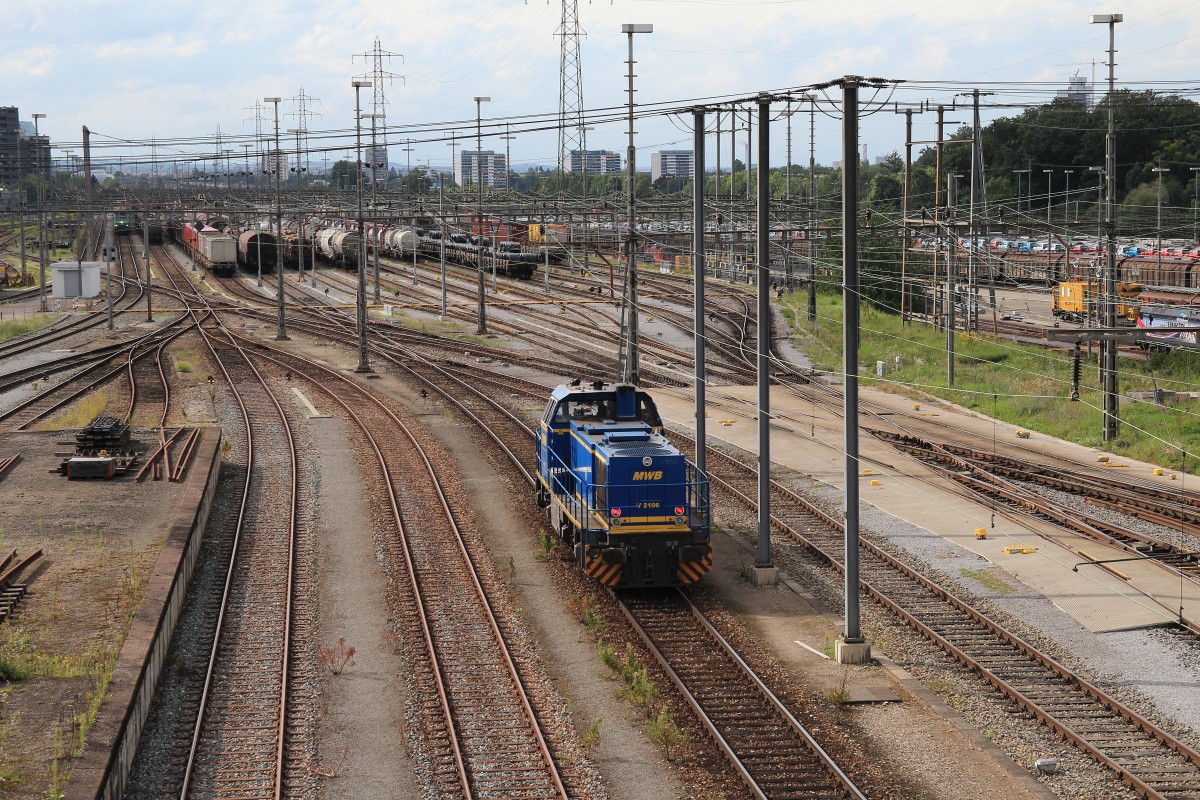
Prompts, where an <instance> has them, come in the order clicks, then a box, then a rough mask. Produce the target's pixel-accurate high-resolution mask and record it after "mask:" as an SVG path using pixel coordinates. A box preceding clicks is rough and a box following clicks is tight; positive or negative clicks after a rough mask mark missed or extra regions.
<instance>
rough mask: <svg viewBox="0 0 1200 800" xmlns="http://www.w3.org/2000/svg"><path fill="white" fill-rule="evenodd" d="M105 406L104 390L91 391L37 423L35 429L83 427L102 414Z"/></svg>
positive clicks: (58, 429)
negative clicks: (39, 423)
mask: <svg viewBox="0 0 1200 800" xmlns="http://www.w3.org/2000/svg"><path fill="white" fill-rule="evenodd" d="M107 408H108V395H107V394H105V393H104V392H92V393H91V394H89V395H86V396H84V397H81V398H79V400H77V401H76V402H74V403H72V404H71V405H70V406H68V407H67V408H64V409H63V410H62V411H60V412H58V413H57V414H55V415H54V416H53V417H50V418H49V419H47V420H46V421H45V422H43V423H42V424H41V425H38V426H37V430H39V431H60V430H63V429H64V428H83V427H85V426H86V425H87V424H88V423H89V422H91V421H92V420H93V419H95V418H96V417H98V416H100V415H101V414H103V413H104V411H105V409H107Z"/></svg>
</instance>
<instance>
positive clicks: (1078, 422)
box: [783, 292, 1200, 469]
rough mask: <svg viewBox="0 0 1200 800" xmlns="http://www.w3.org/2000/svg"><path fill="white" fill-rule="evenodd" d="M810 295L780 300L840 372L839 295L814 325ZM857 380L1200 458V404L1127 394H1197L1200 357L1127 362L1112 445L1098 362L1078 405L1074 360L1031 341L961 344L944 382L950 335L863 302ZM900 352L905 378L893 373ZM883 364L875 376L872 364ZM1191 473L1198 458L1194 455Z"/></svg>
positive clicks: (1138, 448) (1053, 428) (1129, 450)
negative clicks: (1105, 428)
mask: <svg viewBox="0 0 1200 800" xmlns="http://www.w3.org/2000/svg"><path fill="white" fill-rule="evenodd" d="M807 302H808V298H807V294H806V293H800V292H796V293H792V294H789V295H786V296H785V297H784V300H783V310H784V314H785V316H787V317H788V318H789V319H792V320H796V321H797V322H796V323H795V324H794V326H793V342H794V343H795V345H796V346H797V347H798V348H800V349H801V350H802V351H804V352H805V353H806V354H807V355H808V356H809V358H811V359H812V360H813V363H814V364H815V365H816V366H817V367H818V368H820V369H823V370H829V371H832V372H841V370H842V309H843V306H842V298H841V296H840V295H836V296H835V295H830V294H823V293H822V294H818V295H817V318H816V320H814V321H813V322H809V321H808V318H807V315H806V313H805V311H804V309H805V308H807ZM860 331H861V336H860V344H859V364H858V371H859V380H860V381H861V382H862V383H863V384H864V385H869V386H872V387H874V388H876V389H879V390H881V391H885V392H892V393H895V394H901V395H904V396H908V397H912V398H914V399H918V400H928V399H930V398H931V397H933V398H941V399H945V400H948V401H950V402H953V403H956V404H958V405H961V406H963V407H965V408H968V409H971V410H973V411H976V412H979V413H981V414H986V415H988V416H993V417H996V418H997V419H1000V420H1002V421H1004V422H1008V423H1011V424H1013V425H1018V426H1020V427H1023V428H1028V429H1031V430H1035V431H1037V432H1039V433H1042V434H1046V435H1048V436H1055V437H1058V438H1061V439H1066V440H1068V441H1073V442H1076V443H1078V444H1081V445H1084V446H1086V447H1095V448H1100V449H1104V450H1108V451H1109V452H1113V453H1117V454H1120V455H1123V456H1125V457H1127V458H1135V459H1138V460H1142V461H1148V462H1151V463H1154V464H1160V465H1162V466H1164V467H1170V468H1174V469H1183V468H1184V466H1185V465H1184V463H1183V462H1184V460H1183V456H1182V455H1181V453H1182V451H1184V450H1186V451H1187V452H1189V453H1200V425H1196V424H1195V422H1194V421H1193V419H1194V415H1195V414H1197V413H1200V401H1197V400H1190V401H1189V400H1183V401H1181V402H1180V403H1178V404H1176V405H1171V406H1167V407H1163V406H1158V405H1154V404H1153V403H1149V402H1142V401H1137V400H1133V399H1131V398H1129V397H1128V395H1129V393H1131V392H1149V391H1153V390H1154V389H1156V388H1158V389H1164V390H1168V391H1178V392H1191V391H1196V390H1197V389H1200V352H1189V351H1177V352H1175V353H1158V354H1154V355H1153V356H1152V357H1151V358H1150V359H1149V360H1148V361H1146V362H1133V361H1127V360H1124V359H1122V360H1121V362H1120V370H1121V375H1120V389H1121V392H1122V396H1123V399H1122V402H1121V409H1120V415H1121V420H1122V425H1121V430H1120V435H1119V437H1118V438H1117V439H1116V440H1115V441H1111V442H1104V441H1103V440H1102V439H1101V423H1102V417H1103V396H1102V393H1101V387H1100V385H1099V381H1098V378H1097V370H1096V363H1095V358H1096V356H1095V350H1093V360H1092V361H1091V362H1089V363H1085V364H1084V365H1083V376H1082V379H1081V381H1080V387H1079V390H1080V402H1072V401H1071V399H1070V396H1071V359H1070V357H1069V355H1067V354H1066V353H1063V352H1051V351H1049V350H1045V349H1043V348H1040V347H1035V346H1033V345H1024V344H1017V343H1014V342H1012V341H1006V340H1004V339H998V338H990V337H978V336H973V335H972V336H969V337H968V336H966V335H965V334H961V333H960V334H959V336H958V338H957V339H956V340H955V382H954V386H953V387H950V386H949V385H948V384H947V380H946V377H947V376H946V342H945V333H944V332H943V331H938V330H935V329H934V328H933V327H931V326H929V325H925V324H923V323H917V322H914V323H910V324H907V325H904V324H902V323H901V321H900V317H899V316H898V315H896V314H892V313H887V312H884V311H881V310H879V309H878V308H876V307H874V306H872V305H871V304H869V303H864V304H863V306H862V309H861V315H860ZM897 356H900V360H901V367H900V371H899V372H895V371H894V370H893V365H894V364H895V359H896V357H897ZM876 361H882V362H884V363H885V364H886V365H887V374H886V376H885V377H883V378H878V377H876V376H875V362H876ZM1188 464H1190V465H1191V466H1192V468H1193V469H1194V468H1195V467H1196V459H1195V458H1194V457H1193V458H1191V459H1188Z"/></svg>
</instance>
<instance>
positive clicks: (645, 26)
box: [621, 22, 654, 33]
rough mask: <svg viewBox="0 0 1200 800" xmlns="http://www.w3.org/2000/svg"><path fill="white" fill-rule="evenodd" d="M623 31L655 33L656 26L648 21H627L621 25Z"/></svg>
mask: <svg viewBox="0 0 1200 800" xmlns="http://www.w3.org/2000/svg"><path fill="white" fill-rule="evenodd" d="M621 33H654V26H653V25H651V24H649V23H646V22H640V23H639V22H634V23H630V22H627V23H625V24H624V25H622V26H621Z"/></svg>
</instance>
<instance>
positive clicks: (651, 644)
mask: <svg viewBox="0 0 1200 800" xmlns="http://www.w3.org/2000/svg"><path fill="white" fill-rule="evenodd" d="M612 594H613V596H614V597H615V598H616V600H617V603H618V605H619V606H620V608H621V611H622V613H623V614H624V615H625V618H626V619H627V620H628V621H629V624H630V625H631V626H632V627H633V629H634V630H635V631H636V632H637V633H638V635H639V636H640V637H641V638H642V642H643V643H644V644H645V645H646V647H647V648H648V649H649V650H650V652H651V653H652V654H653V655H654V657H655V659H656V660H657V661H658V663H659V666H660V667H662V669H663V671H664V672H666V673H667V676H668V677H669V678H670V679H671V682H672V683H674V684H675V686H676V688H677V689H678V690H679V693H680V694H681V695H682V696H683V697H684V699H685V700H686V701H687V703H688V705H689V706H690V707H691V709H692V711H693V713H695V715H696V717H697V718H698V719H699V720H700V723H701V724H702V725H703V726H704V728H705V729H706V730H707V731H708V734H709V736H710V737H712V739H713V741H714V742H716V744H717V747H718V748H719V749H720V750H721V752H723V753H724V754H725V757H726V758H727V759H728V760H729V761H730V763H731V764H732V765H733V768H734V770H735V771H736V772H737V774H738V776H739V777H740V778H741V779H742V782H743V783H745V784H746V787H747V788H748V789H749V790H750V792H751V793H752V794H753V795H754V796H755V797H756V798H759V800H768V798H770V797H773V796H776V795H773V794H771V793H769V792H768V790H767V789H765V788H764V787H763V785H762V783H761V782H760V778H759V777H756V775H755V771H754V769H753V768H752V767H751V766H750V765H748V764H747V763H746V759H745V756H747V755H748V754H747V753H745V752H741V753H739V751H738V748H737V746H736V745H734V744H732V743H731V742H730V741H729V739H728V738H727V736H726V735H725V733H723V732H722V730H723V728H724V726H722V725H721V724H720V723H718V722H717V721H716V720H714V719H713V718H712V716H711V715H710V714H709V712H708V709H706V708H705V706H704V704H703V703H702V702H701V700H700V699H699V698H698V697H697V696H696V688H697V687H695V686H693V685H690V684H689V683H688V681H687V680H685V679H684V678H683V677H682V676H681V675H680V674H679V673H678V671H676V669H675V668H674V667H673V666H672V665H671V661H670V658H669V657H668V656H667V655H666V654H665V653H664V652H663V651H662V649H661V647H660V645H659V642H657V641H656V640H655V638H654V636H653V635H652V634H651V633H650V632H649V631H648V630H647V629H646V627H645V626H644V624H643V621H642V620H641V619H640V618H639V616H638V613H639V612H638V611H637V610H636V609H635V608H634V607H633V606H631V605H630V603H628V602H626V600H625V599H624V598H622V597H621V596H619V595H616V594H615V593H612ZM673 596H674V597H677V598H679V599H680V600H681V601H682V602H683V603H684V604H685V607H686V610H687V611H688V612H689V613H690V614H691V615H692V617H693V618H694V619H695V620H696V622H697V623H698V624H699V625H700V628H701V630H702V631H703V632H704V633H705V634H707V635H708V637H709V641H708V642H705V643H700V644H699V646H700V647H701V649H704V650H706V651H707V650H708V646H709V645H710V644H711V645H715V648H713V649H714V650H715V651H716V652H718V653H720V654H721V655H723V656H724V657H726V658H728V659H729V660H730V661H732V662H733V663H734V665H735V666H736V669H737V670H738V672H739V673H740V674H741V675H742V677H743V678H744V679H745V681H746V682H747V683H748V684H749V685H750V691H751V692H753V693H756V694H757V697H759V698H760V699H761V700H762V702H764V703H765V704H766V706H767V707H768V708H770V709H771V710H772V711H773V712H774V713H775V714H776V715H777V717H778V718H779V719H780V721H781V722H782V723H783V727H786V728H787V729H790V730H791V732H792V733H793V734H794V735H795V736H796V737H797V739H798V740H799V742H800V744H801V747H803V748H807V751H808V753H809V755H810V756H811V757H812V758H813V759H815V761H816V762H817V764H819V766H820V769H821V770H822V771H823V773H824V776H823V777H824V778H825V779H826V780H828V779H832V780H833V781H834V782H835V783H836V784H837V786H838V787H840V789H841V790H842V792H843V793H844V796H846V797H850V798H855V800H866V795H865V794H863V793H862V791H861V790H860V789H859V788H858V787H857V786H855V785H854V782H853V781H852V780H851V779H850V777H849V776H848V775H846V773H845V772H844V771H842V768H841V767H839V766H838V765H837V763H836V762H835V761H834V760H833V758H831V757H830V756H829V754H828V753H826V752H825V749H824V748H823V747H821V745H820V744H819V743H818V742H817V740H816V739H815V738H813V736H812V734H811V733H810V732H809V731H808V729H807V728H805V727H804V726H803V725H802V724H801V723H800V721H799V720H797V719H796V717H795V716H794V715H793V714H792V712H791V711H789V710H788V708H787V706H785V705H784V704H783V702H782V701H780V700H779V698H778V697H777V696H776V695H775V693H774V692H772V691H771V690H770V688H768V687H767V685H766V684H765V683H764V682H763V680H762V679H761V678H760V677H759V676H758V675H757V674H756V673H755V672H754V670H753V669H751V667H750V665H749V664H747V663H746V662H745V660H744V659H743V658H742V657H741V656H740V655H739V654H738V652H737V651H736V650H735V649H734V648H733V646H732V645H731V644H729V642H728V641H726V639H725V637H723V636H721V634H720V633H719V632H718V631H717V629H716V628H715V627H714V626H713V625H712V623H711V622H709V621H708V619H706V618H705V616H704V614H703V613H702V612H701V611H700V609H698V608H696V606H695V605H694V604H693V603H692V601H691V600H690V599H688V597H687V595H685V594H684V593H683V592H682V591H679V590H675V592H674V593H673ZM723 711H725V712H726V713H728V709H723ZM764 735H765V736H767V737H768V738H769V737H770V736H771V732H768V733H766V734H764ZM774 745H775V746H776V747H779V746H780V745H779V743H778V742H775V743H774ZM756 747H757V748H762V749H766V748H765V747H764V746H763V744H762V741H761V740H759V741H757V742H755V743H753V744H749V745H747V749H749V750H751V751H753V750H754V749H755V748H756ZM759 755H761V752H760V753H759ZM789 766H791V767H794V768H795V769H797V770H803V769H804V768H805V767H806V766H807V765H805V764H799V763H797V764H793V765H785V764H781V763H778V762H775V761H773V762H772V768H773V769H776V770H779V769H782V768H785V767H789ZM775 791H776V792H779V791H783V792H785V793H786V794H785V796H788V797H793V796H800V795H802V794H803V795H807V794H808V793H809V792H813V791H820V792H821V795H820V796H822V797H825V796H826V795H825V794H824V791H825V785H824V784H823V783H821V784H819V785H816V786H813V785H811V784H809V783H804V784H801V785H796V784H794V783H793V784H789V785H787V786H785V787H777V788H776V789H775Z"/></svg>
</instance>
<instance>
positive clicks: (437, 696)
mask: <svg viewBox="0 0 1200 800" xmlns="http://www.w3.org/2000/svg"><path fill="white" fill-rule="evenodd" d="M270 358H271V359H272V360H273V361H274V363H276V364H277V365H278V366H279V367H280V368H286V369H288V370H289V371H290V372H292V373H293V375H294V376H296V377H300V378H303V379H305V380H307V381H309V382H310V383H311V384H312V385H313V386H316V387H322V389H323V390H324V391H325V392H326V393H327V395H328V397H329V398H330V400H331V401H333V402H335V403H337V404H338V405H340V406H341V408H342V411H343V412H344V413H345V414H346V415H347V416H348V417H349V418H350V419H351V420H352V421H353V423H354V425H355V426H356V428H357V429H358V430H359V432H360V433H361V434H362V435H363V436H364V438H365V440H366V441H367V442H368V444H369V448H370V450H371V452H372V453H373V455H374V459H375V461H376V463H377V465H378V469H379V482H380V485H381V486H382V487H383V490H384V493H385V497H382V498H379V500H380V501H381V505H382V506H383V507H385V508H389V509H390V513H391V515H392V521H393V524H394V527H393V529H392V531H391V532H390V534H391V535H390V537H389V539H390V541H389V544H390V549H391V550H392V555H391V561H392V565H393V566H392V569H393V571H394V572H403V573H404V575H405V576H406V581H405V582H406V584H407V588H406V591H405V592H404V595H405V597H406V598H407V600H406V602H405V604H404V611H403V614H404V616H405V618H406V619H405V621H404V623H403V624H402V625H401V626H400V627H401V630H403V631H406V632H408V633H407V634H406V635H407V636H410V637H415V638H417V639H420V640H421V641H422V642H423V645H424V653H425V658H423V659H421V660H420V662H419V663H418V664H417V665H416V672H415V675H414V679H415V681H416V683H417V685H418V686H419V687H420V689H421V693H422V706H423V708H424V723H425V724H424V728H423V731H422V734H423V739H424V741H425V742H426V744H427V746H428V747H429V748H430V751H431V752H430V761H431V763H432V764H434V765H435V768H434V769H433V774H432V775H431V780H432V782H433V784H434V785H435V787H436V789H437V791H438V792H439V794H440V796H461V797H464V798H474V797H480V798H482V797H513V798H517V797H520V798H566V797H568V796H571V795H573V794H575V793H576V792H578V791H579V790H580V789H581V787H578V786H577V787H575V789H574V790H571V789H569V787H570V785H571V783H570V780H569V776H570V771H569V770H568V771H567V772H566V775H564V774H560V770H561V768H560V766H559V765H558V763H557V762H556V761H555V759H554V757H553V754H552V753H551V750H550V746H549V744H548V742H547V738H546V735H545V734H544V733H543V731H542V723H541V722H540V720H539V718H538V716H537V714H536V713H535V711H534V703H533V701H532V700H531V699H530V691H529V690H528V689H526V687H525V683H524V678H523V676H522V675H521V673H520V670H519V669H518V667H517V663H516V657H515V656H514V655H513V654H512V653H511V651H510V647H509V644H508V641H507V638H506V636H505V634H504V627H505V625H504V623H503V621H502V620H500V619H499V618H498V616H497V614H496V612H495V610H494V608H493V604H492V600H491V598H490V597H489V595H488V593H487V591H486V590H485V588H484V582H483V580H482V579H481V577H480V575H479V573H478V572H477V571H476V568H475V565H474V560H475V558H476V557H477V556H476V555H475V554H473V553H472V552H471V549H472V548H471V545H470V544H469V542H468V539H467V537H466V535H465V532H464V530H463V528H462V524H461V522H460V518H461V516H462V514H463V510H462V509H461V508H458V506H457V501H456V500H454V499H453V498H452V497H450V496H449V495H448V494H447V493H446V491H445V490H444V489H443V486H442V483H443V480H444V479H443V478H442V476H441V474H440V471H439V468H438V467H437V465H436V458H435V457H434V456H432V455H430V454H429V453H428V452H426V449H425V446H424V445H423V444H422V442H421V441H420V437H418V436H417V435H415V434H414V433H413V431H412V430H411V429H410V428H409V426H408V425H406V424H405V423H404V422H403V421H402V420H401V419H400V418H399V417H398V416H397V415H396V413H395V412H393V411H392V410H391V409H390V408H388V406H387V404H385V403H384V402H382V401H381V400H380V399H379V398H377V397H376V396H375V395H374V394H373V393H370V392H367V391H366V390H365V389H363V388H361V387H359V386H358V385H357V384H355V383H354V382H353V381H350V380H348V379H345V378H344V377H342V376H340V375H338V374H337V373H335V372H332V371H330V370H328V369H326V368H324V367H320V366H319V365H316V364H313V363H311V362H308V361H306V360H304V359H300V358H298V357H296V356H294V355H285V354H282V353H279V352H275V353H273V355H271V356H270ZM332 387H336V388H337V389H338V391H333V390H332ZM350 397H353V398H355V400H354V402H353V403H351V402H348V401H347V398H350ZM396 577H399V576H398V575H397V576H396Z"/></svg>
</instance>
